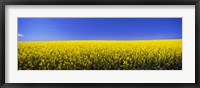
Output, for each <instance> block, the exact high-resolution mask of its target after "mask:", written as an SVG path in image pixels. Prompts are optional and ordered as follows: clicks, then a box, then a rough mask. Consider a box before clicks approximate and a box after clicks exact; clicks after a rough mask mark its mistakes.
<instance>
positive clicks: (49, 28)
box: [18, 18, 182, 41]
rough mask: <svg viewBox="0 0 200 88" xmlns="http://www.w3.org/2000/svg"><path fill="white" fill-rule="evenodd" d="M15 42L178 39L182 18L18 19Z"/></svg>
mask: <svg viewBox="0 0 200 88" xmlns="http://www.w3.org/2000/svg"><path fill="white" fill-rule="evenodd" d="M19 34H22V35H23V36H18V41H51V40H152V39H153V40H154V39H182V18H18V35H19Z"/></svg>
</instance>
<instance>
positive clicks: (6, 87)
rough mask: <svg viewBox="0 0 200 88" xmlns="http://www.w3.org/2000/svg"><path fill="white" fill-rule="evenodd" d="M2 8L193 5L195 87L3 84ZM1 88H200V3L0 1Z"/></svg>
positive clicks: (178, 0) (174, 0)
mask: <svg viewBox="0 0 200 88" xmlns="http://www.w3.org/2000/svg"><path fill="white" fill-rule="evenodd" d="M5 5H195V41H196V42H195V83H92V84H91V83H55V84H54V83H5V76H6V74H5V59H6V58H5ZM0 16H1V17H0V87H1V88H27V87H29V88H65V87H66V88H76V87H77V88H78V87H79V88H94V87H96V88H100V87H103V88H110V87H115V88H146V87H147V88H149V87H150V88H160V87H163V88H200V80H199V77H200V76H199V74H200V72H199V71H200V65H199V64H200V60H199V59H200V57H199V56H200V54H198V52H199V50H200V48H199V45H198V44H200V43H199V42H200V41H199V37H200V33H199V30H200V0H0Z"/></svg>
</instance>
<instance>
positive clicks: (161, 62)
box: [18, 39, 182, 70]
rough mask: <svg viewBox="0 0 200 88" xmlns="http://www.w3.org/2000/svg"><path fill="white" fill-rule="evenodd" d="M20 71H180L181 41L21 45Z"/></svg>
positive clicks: (21, 43)
mask: <svg viewBox="0 0 200 88" xmlns="http://www.w3.org/2000/svg"><path fill="white" fill-rule="evenodd" d="M18 69H19V70H181V69H182V40H181V39H174V40H133V41H125V40H119V41H114V40H113V41H110V40H73V41H44V42H41V41H38V42H18Z"/></svg>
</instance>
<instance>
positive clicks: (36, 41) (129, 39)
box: [18, 38, 182, 42]
mask: <svg viewBox="0 0 200 88" xmlns="http://www.w3.org/2000/svg"><path fill="white" fill-rule="evenodd" d="M142 40H182V38H177V39H134V40H130V39H127V40H124V39H123V40H108V39H107V40H92V39H91V40H89V39H87V40H83V39H81V40H78V39H77V40H76V39H74V40H44V41H142ZM44 41H43V40H33V41H18V42H44Z"/></svg>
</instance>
